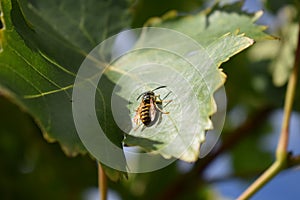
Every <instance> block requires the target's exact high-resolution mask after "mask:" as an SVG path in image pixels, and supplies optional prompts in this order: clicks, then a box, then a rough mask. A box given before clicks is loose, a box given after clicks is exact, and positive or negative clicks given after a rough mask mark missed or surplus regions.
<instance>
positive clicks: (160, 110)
mask: <svg viewBox="0 0 300 200" xmlns="http://www.w3.org/2000/svg"><path fill="white" fill-rule="evenodd" d="M155 108H156V109H157V110H159V112H161V113H162V114H169V113H170V112H164V111H163V110H162V109H160V108H159V107H158V106H157V105H156V104H155Z"/></svg>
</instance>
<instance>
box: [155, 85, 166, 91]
mask: <svg viewBox="0 0 300 200" xmlns="http://www.w3.org/2000/svg"><path fill="white" fill-rule="evenodd" d="M165 87H167V86H165V85H164V86H159V87H157V88H155V89H154V90H152V91H155V90H158V89H161V88H165Z"/></svg>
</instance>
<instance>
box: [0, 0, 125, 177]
mask: <svg viewBox="0 0 300 200" xmlns="http://www.w3.org/2000/svg"><path fill="white" fill-rule="evenodd" d="M120 2H122V3H121V4H113V3H112V2H104V1H101V2H99V1H94V0H89V1H81V2H76V3H75V2H74V1H70V0H64V1H32V2H31V1H30V2H27V1H16V0H12V1H9V0H3V1H1V12H2V16H1V21H2V23H3V25H4V27H3V28H2V29H1V30H0V44H1V45H0V46H1V48H2V49H1V52H0V60H1V63H0V89H1V92H2V93H4V94H5V95H6V96H10V98H11V99H12V100H13V101H14V102H15V103H17V104H18V105H19V106H21V107H22V108H23V109H24V110H26V111H27V112H28V113H30V115H32V116H33V118H34V120H35V121H36V122H37V124H38V125H39V127H40V128H41V130H42V132H43V135H44V137H45V138H46V139H47V140H48V141H49V142H54V141H59V143H60V144H61V146H62V149H63V150H64V152H65V153H66V154H67V155H70V156H75V155H77V154H78V153H85V152H86V150H85V148H84V147H83V145H82V142H81V141H80V139H79V137H78V135H77V133H76V129H75V126H74V122H73V116H72V87H73V84H74V80H75V76H76V71H77V70H78V67H79V66H80V64H81V62H82V60H83V59H84V56H85V55H86V54H87V53H88V52H89V51H90V50H91V48H93V46H94V45H96V44H97V43H98V42H100V41H101V40H103V38H105V37H107V36H109V35H112V34H114V33H116V32H117V31H119V30H121V29H122V28H123V27H124V24H126V22H127V24H128V20H125V21H124V20H121V19H123V18H124V19H125V18H126V17H125V16H127V10H126V3H125V1H120ZM108 7H109V8H110V9H108ZM99 11H101V12H99ZM100 16H101V18H100ZM94 19H97V22H98V23H97V24H96V25H95V24H94V23H92V22H93V21H94ZM117 19H120V20H117ZM109 20H116V21H118V23H116V24H114V25H113V26H110V25H109V24H107V22H108V21H109ZM102 92H103V91H102ZM100 105H101V106H102V107H100V108H99V110H100V111H103V110H105V108H104V107H106V106H107V102H102V103H101V101H100ZM102 113H104V116H105V119H107V120H110V121H111V118H112V116H111V113H109V112H102ZM101 116H103V114H102V115H101ZM102 122H103V123H108V122H107V121H102ZM108 128H110V130H109V131H107V132H108V133H109V135H108V137H109V139H110V140H111V141H113V142H114V143H115V144H116V145H117V146H119V147H120V148H121V147H122V145H121V140H122V135H121V134H120V130H119V129H118V128H117V126H110V127H108ZM120 159H121V160H122V159H123V161H124V159H125V158H124V155H123V154H122V155H120ZM123 164H124V165H125V163H123ZM112 176H113V177H116V176H115V174H112Z"/></svg>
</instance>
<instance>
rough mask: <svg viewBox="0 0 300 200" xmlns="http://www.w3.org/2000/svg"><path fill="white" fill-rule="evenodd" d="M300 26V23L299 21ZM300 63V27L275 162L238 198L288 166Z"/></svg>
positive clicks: (254, 190)
mask: <svg viewBox="0 0 300 200" xmlns="http://www.w3.org/2000/svg"><path fill="white" fill-rule="evenodd" d="M299 27H300V23H299ZM299 64H300V28H299V32H298V44H297V50H296V55H295V61H294V66H293V70H292V73H291V75H290V77H289V82H288V86H287V90H286V96H285V103H284V115H283V119H282V126H281V133H280V138H279V141H278V144H277V149H276V160H275V162H274V163H273V164H272V165H271V166H270V167H269V168H268V169H267V170H266V171H265V172H264V173H263V174H262V175H261V176H260V177H259V178H258V179H256V181H255V182H254V183H253V184H252V185H250V186H249V187H248V188H247V189H246V190H245V191H244V193H243V194H241V196H240V197H239V198H238V200H243V199H249V198H250V197H251V196H253V195H254V194H255V193H256V192H257V191H258V190H259V189H260V188H262V187H263V186H264V185H265V184H266V183H267V182H268V181H270V180H271V179H272V178H273V177H274V176H275V175H277V174H278V173H279V172H280V171H281V170H282V169H284V168H286V167H287V161H288V158H289V156H288V151H287V146H288V141H289V126H290V118H291V113H292V108H293V102H294V98H295V92H296V86H297V80H298V72H299Z"/></svg>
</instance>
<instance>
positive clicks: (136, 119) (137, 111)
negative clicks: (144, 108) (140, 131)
mask: <svg viewBox="0 0 300 200" xmlns="http://www.w3.org/2000/svg"><path fill="white" fill-rule="evenodd" d="M140 112H141V105H140V106H139V107H138V108H137V109H136V113H135V116H134V118H133V122H134V123H135V124H136V125H138V124H139V120H140Z"/></svg>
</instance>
